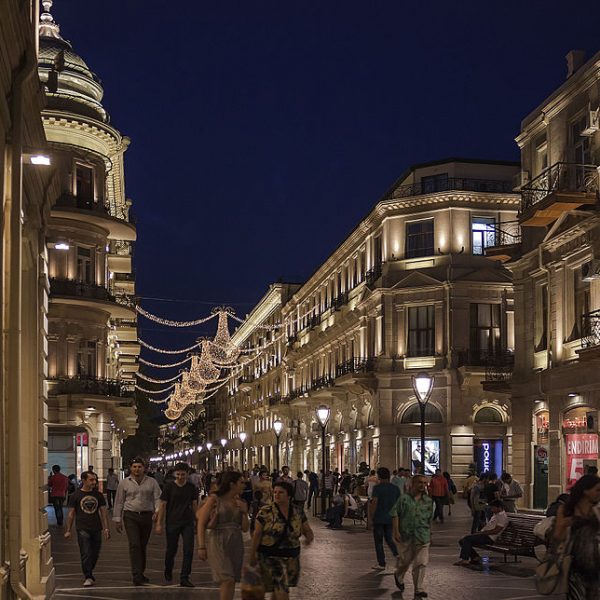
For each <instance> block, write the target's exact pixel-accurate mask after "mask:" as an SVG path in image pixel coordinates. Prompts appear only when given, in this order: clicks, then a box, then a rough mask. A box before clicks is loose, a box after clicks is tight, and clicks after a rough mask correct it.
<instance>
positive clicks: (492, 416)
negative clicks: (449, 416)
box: [475, 406, 502, 423]
mask: <svg viewBox="0 0 600 600" xmlns="http://www.w3.org/2000/svg"><path fill="white" fill-rule="evenodd" d="M475 423H502V415H501V414H500V412H499V411H497V410H496V409H495V408H492V407H491V406H486V407H485V408H482V409H481V410H478V411H477V413H476V414H475Z"/></svg>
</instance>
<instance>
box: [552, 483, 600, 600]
mask: <svg viewBox="0 0 600 600" xmlns="http://www.w3.org/2000/svg"><path fill="white" fill-rule="evenodd" d="M599 502H600V478H598V477H597V476H596V475H593V474H588V475H584V476H583V477H581V478H580V479H579V480H578V481H577V482H576V483H575V485H574V486H573V487H572V488H571V495H570V496H569V498H568V500H567V501H566V502H565V503H564V504H562V505H561V506H559V508H558V513H557V515H556V523H555V526H554V533H553V535H552V546H555V545H557V544H560V543H561V542H563V541H565V540H566V539H567V537H570V542H571V544H572V546H571V556H572V557H573V559H572V562H571V570H570V572H569V589H568V592H567V600H597V599H598V598H600V571H599V569H598V565H600V507H599V506H598V503H599ZM569 528H570V534H569Z"/></svg>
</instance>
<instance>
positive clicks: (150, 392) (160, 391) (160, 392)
mask: <svg viewBox="0 0 600 600" xmlns="http://www.w3.org/2000/svg"><path fill="white" fill-rule="evenodd" d="M174 387H175V384H173V385H170V386H169V387H166V388H165V389H164V390H147V389H145V388H143V387H140V386H139V385H138V384H137V383H136V384H135V389H136V390H140V392H144V393H145V394H162V393H163V392H168V391H169V390H172V389H173V388H174Z"/></svg>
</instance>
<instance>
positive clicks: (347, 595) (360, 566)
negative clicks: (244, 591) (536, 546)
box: [49, 500, 556, 600]
mask: <svg viewBox="0 0 600 600" xmlns="http://www.w3.org/2000/svg"><path fill="white" fill-rule="evenodd" d="M49 517H50V519H51V522H53V518H54V515H53V514H52V510H50V515H49ZM311 526H312V527H313V530H314V532H315V542H314V544H313V545H312V546H309V547H303V549H302V554H301V563H302V573H301V576H300V585H299V586H298V587H297V588H296V589H294V590H292V593H291V598H296V599H300V598H301V599H311V600H312V599H315V598H319V599H322V600H349V599H363V598H364V599H367V598H368V599H377V598H405V599H407V600H412V597H413V586H412V579H411V577H410V571H409V572H408V573H407V576H406V579H405V583H406V591H405V592H404V594H403V595H400V593H399V592H398V591H397V589H396V587H395V584H394V577H393V575H392V572H391V571H390V572H383V573H378V572H375V571H373V570H371V566H372V565H373V564H374V563H375V562H376V561H375V551H374V547H373V538H372V532H371V531H370V530H366V529H365V527H364V525H359V524H357V525H353V523H352V521H348V520H347V519H346V520H345V522H344V529H341V530H330V529H327V528H326V527H325V525H324V524H323V523H322V522H321V521H320V520H318V519H316V518H314V517H311ZM469 527H470V517H469V515H468V514H467V509H466V506H465V505H464V501H463V500H459V504H457V505H456V506H455V507H454V511H453V515H452V516H451V517H448V518H446V522H445V524H444V525H440V524H434V525H433V545H432V548H431V554H430V564H429V566H428V568H427V576H426V581H427V589H428V593H429V599H432V600H476V599H477V600H479V599H482V598H485V600H542V598H556V597H553V596H540V595H538V594H537V593H536V591H535V586H534V581H533V568H534V567H535V564H536V561H535V560H533V559H529V558H525V559H522V561H521V562H519V563H518V564H511V563H509V564H503V559H502V557H501V556H499V555H494V556H493V557H492V559H491V560H490V561H489V562H485V561H484V566H483V567H456V566H454V565H453V563H454V562H455V561H456V560H457V558H458V544H457V541H458V539H459V538H460V537H461V536H462V535H464V534H465V533H467V532H468V529H469ZM111 528H113V530H112V532H111V539H110V540H109V541H108V542H104V543H103V547H102V551H101V553H100V560H99V561H98V565H97V567H96V569H95V571H94V574H95V576H96V580H97V581H96V585H95V586H94V587H92V588H84V587H82V583H83V575H82V573H81V567H80V563H79V549H78V545H77V541H76V536H73V538H72V539H71V540H65V539H64V538H63V536H62V530H61V529H59V528H57V527H56V526H55V525H51V527H50V529H51V532H52V548H53V554H54V566H55V569H56V577H57V590H56V594H55V598H57V599H64V598H89V599H90V600H93V599H95V600H113V599H114V600H117V599H126V598H141V597H142V596H143V597H145V598H156V599H159V598H167V599H168V598H171V597H173V598H175V597H177V598H178V599H179V600H186V599H188V598H203V599H204V598H205V599H207V600H213V599H217V598H218V590H217V587H216V585H215V584H214V583H213V582H212V578H211V574H210V570H209V567H208V565H207V564H206V563H202V562H201V561H200V560H198V558H196V557H194V564H193V569H192V576H191V580H192V581H193V583H194V584H195V585H196V588H195V589H185V588H181V587H179V585H178V583H173V584H171V585H166V584H165V582H164V580H163V571H164V550H165V540H164V536H158V535H156V534H154V533H153V534H152V536H151V537H150V542H149V544H148V567H147V569H146V575H147V576H148V577H149V578H150V584H149V585H146V586H143V587H134V586H133V585H132V580H131V572H130V568H129V556H128V549H127V538H126V536H125V534H124V533H123V534H120V535H119V534H118V533H116V531H114V524H113V523H112V522H111ZM386 554H387V557H388V566H390V565H392V564H393V563H392V561H391V553H390V552H389V550H388V549H387V548H386ZM483 556H485V554H483ZM180 565H181V549H180V551H179V554H178V556H177V559H176V562H175V572H174V581H175V582H178V573H179V567H180ZM240 597H241V595H240V592H239V588H238V590H237V591H236V598H240Z"/></svg>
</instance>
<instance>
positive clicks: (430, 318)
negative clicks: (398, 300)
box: [408, 305, 435, 356]
mask: <svg viewBox="0 0 600 600" xmlns="http://www.w3.org/2000/svg"><path fill="white" fill-rule="evenodd" d="M434 309H435V307H434V306H433V305H429V306H413V307H410V308H409V309H408V356H433V355H434V354H435V350H434V348H435V342H434V339H435V316H434V315H435V313H434Z"/></svg>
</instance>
